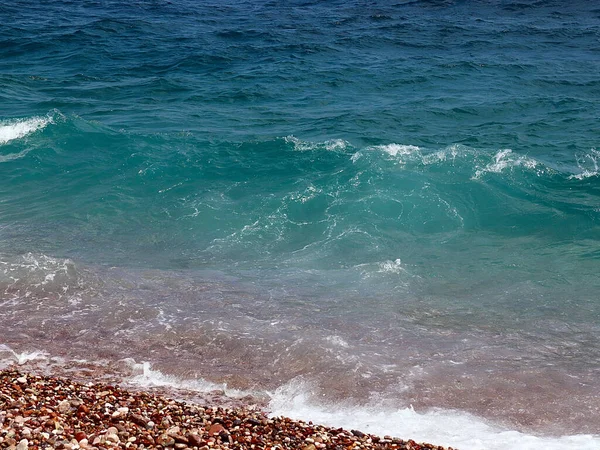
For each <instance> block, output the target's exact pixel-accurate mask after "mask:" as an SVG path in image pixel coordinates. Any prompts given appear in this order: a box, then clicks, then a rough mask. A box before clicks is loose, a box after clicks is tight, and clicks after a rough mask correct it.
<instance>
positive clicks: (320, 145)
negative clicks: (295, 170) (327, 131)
mask: <svg viewBox="0 0 600 450" xmlns="http://www.w3.org/2000/svg"><path fill="white" fill-rule="evenodd" d="M283 139H284V141H285V142H287V143H290V144H292V145H293V146H294V150H298V151H311V150H321V149H323V150H327V151H344V150H346V149H347V148H348V147H349V146H350V144H349V143H348V142H347V141H345V140H343V139H329V140H326V141H323V142H311V141H304V140H302V139H298V138H297V137H295V136H286V137H284V138H283Z"/></svg>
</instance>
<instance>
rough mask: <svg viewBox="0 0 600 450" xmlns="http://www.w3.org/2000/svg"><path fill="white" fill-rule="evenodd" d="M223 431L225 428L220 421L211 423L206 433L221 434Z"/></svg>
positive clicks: (211, 434) (210, 434)
mask: <svg viewBox="0 0 600 450" xmlns="http://www.w3.org/2000/svg"><path fill="white" fill-rule="evenodd" d="M223 431H226V430H225V428H224V427H223V425H221V424H220V423H215V424H214V425H211V427H210V428H209V430H208V435H209V436H214V435H216V434H221V433H222V432H223Z"/></svg>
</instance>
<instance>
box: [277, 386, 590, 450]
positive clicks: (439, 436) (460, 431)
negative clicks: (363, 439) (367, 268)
mask: <svg viewBox="0 0 600 450" xmlns="http://www.w3.org/2000/svg"><path fill="white" fill-rule="evenodd" d="M313 392H314V389H313V386H312V385H311V383H310V382H308V381H306V380H304V379H302V378H298V379H294V380H292V381H291V382H289V383H287V384H285V385H283V386H281V387H280V388H279V389H277V390H276V391H275V392H273V393H271V394H270V396H271V401H270V403H269V410H270V414H271V416H286V417H290V418H292V419H297V420H304V421H312V422H315V423H321V424H324V425H328V426H331V427H342V428H345V429H347V430H350V429H359V430H361V431H364V432H368V433H372V434H375V435H379V436H385V435H390V436H398V437H401V438H404V439H408V438H410V439H414V440H416V441H417V442H430V443H433V444H437V445H447V446H453V447H455V448H460V449H461V450H504V449H507V448H518V449H522V450H537V449H540V448H544V449H546V450H560V449H563V448H578V449H582V450H594V449H597V448H598V447H599V446H600V436H599V435H590V434H580V435H567V436H558V437H551V436H535V435H532V434H528V433H525V432H520V431H516V430H511V429H507V428H502V427H498V426H495V425H493V424H490V423H489V422H486V421H485V420H483V419H481V418H479V417H477V416H474V415H471V414H467V413H465V412H461V411H453V410H443V409H433V410H428V411H415V410H414V409H413V408H412V406H409V407H407V408H397V407H394V406H391V405H388V404H387V403H386V402H385V401H382V400H379V399H374V400H373V401H372V402H371V403H370V404H367V405H356V404H351V403H343V402H342V403H333V404H332V403H329V404H323V403H322V402H320V401H319V400H318V399H317V398H316V396H315V395H314V394H313Z"/></svg>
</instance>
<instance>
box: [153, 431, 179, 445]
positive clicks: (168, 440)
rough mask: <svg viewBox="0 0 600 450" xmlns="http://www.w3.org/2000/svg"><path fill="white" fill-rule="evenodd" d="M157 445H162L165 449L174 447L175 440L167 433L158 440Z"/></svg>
mask: <svg viewBox="0 0 600 450" xmlns="http://www.w3.org/2000/svg"><path fill="white" fill-rule="evenodd" d="M156 443H157V444H158V445H162V446H163V447H172V446H173V445H175V439H173V438H172V437H171V436H169V435H168V434H166V433H165V434H161V435H160V436H159V437H158V438H157V439H156Z"/></svg>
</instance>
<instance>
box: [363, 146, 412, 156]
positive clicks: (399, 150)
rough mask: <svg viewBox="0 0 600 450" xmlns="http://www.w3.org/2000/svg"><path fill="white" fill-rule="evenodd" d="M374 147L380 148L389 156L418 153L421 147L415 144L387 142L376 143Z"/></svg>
mask: <svg viewBox="0 0 600 450" xmlns="http://www.w3.org/2000/svg"><path fill="white" fill-rule="evenodd" d="M373 148H374V149H377V150H380V151H382V152H384V153H387V154H388V155H390V156H403V155H415V154H417V155H419V156H420V151H421V149H420V148H419V147H417V146H416V145H403V144H387V145H376V146H375V147H373Z"/></svg>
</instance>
